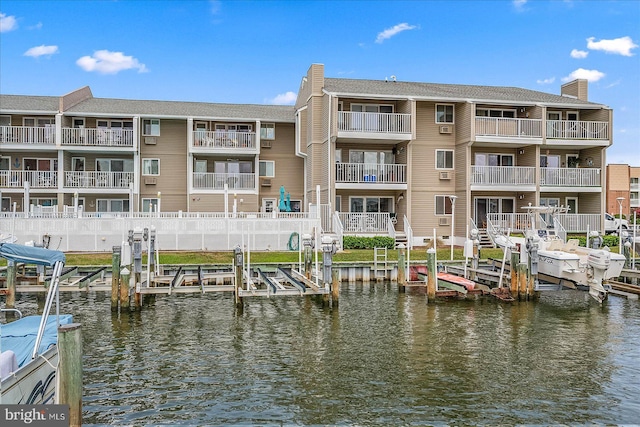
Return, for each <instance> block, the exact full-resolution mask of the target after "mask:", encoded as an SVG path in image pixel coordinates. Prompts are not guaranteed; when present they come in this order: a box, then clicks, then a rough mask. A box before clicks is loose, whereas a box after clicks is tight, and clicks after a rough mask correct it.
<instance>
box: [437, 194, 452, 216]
mask: <svg viewBox="0 0 640 427" xmlns="http://www.w3.org/2000/svg"><path fill="white" fill-rule="evenodd" d="M436 215H451V198H450V197H449V196H436Z"/></svg>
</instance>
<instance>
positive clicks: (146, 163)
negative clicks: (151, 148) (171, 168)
mask: <svg viewBox="0 0 640 427" xmlns="http://www.w3.org/2000/svg"><path fill="white" fill-rule="evenodd" d="M142 175H160V159H142Z"/></svg>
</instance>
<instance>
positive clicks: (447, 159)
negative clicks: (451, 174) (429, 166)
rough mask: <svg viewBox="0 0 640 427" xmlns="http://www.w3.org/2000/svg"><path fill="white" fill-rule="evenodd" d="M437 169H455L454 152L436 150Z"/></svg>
mask: <svg viewBox="0 0 640 427" xmlns="http://www.w3.org/2000/svg"><path fill="white" fill-rule="evenodd" d="M436 169H453V150H436Z"/></svg>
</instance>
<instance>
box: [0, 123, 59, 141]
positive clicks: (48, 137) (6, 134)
mask: <svg viewBox="0 0 640 427" xmlns="http://www.w3.org/2000/svg"><path fill="white" fill-rule="evenodd" d="M55 143H56V131H55V128H53V127H52V126H47V127H33V126H0V144H42V145H55Z"/></svg>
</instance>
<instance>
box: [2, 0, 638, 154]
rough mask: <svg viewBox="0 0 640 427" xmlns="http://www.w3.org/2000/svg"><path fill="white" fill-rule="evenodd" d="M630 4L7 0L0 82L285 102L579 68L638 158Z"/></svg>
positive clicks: (50, 90) (553, 88)
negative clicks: (304, 89) (375, 86)
mask: <svg viewBox="0 0 640 427" xmlns="http://www.w3.org/2000/svg"><path fill="white" fill-rule="evenodd" d="M639 45H640V1H637V0H622V1H613V0H612V1H592V0H585V1H578V0H565V1H560V0H558V1H542V0H529V1H526V0H516V1H507V0H502V1H425V2H420V1H409V2H402V1H392V2H390V1H372V2H369V1H337V2H332V1H270V2H267V1H204V0H202V1H132V0H120V1H46V0H39V1H13V0H2V2H1V3H0V92H1V93H3V94H20V95H55V96H57V95H62V94H65V93H67V92H69V91H72V90H74V89H77V88H79V87H82V86H85V85H89V86H90V87H91V90H92V92H93V95H94V96H96V97H104V98H130V99H157V100H182V101H201V102H228V103H249V104H263V103H280V104H287V103H289V104H290V103H292V102H293V100H294V99H295V93H296V91H297V90H298V86H299V83H300V80H301V78H302V76H303V75H304V74H305V73H306V71H307V68H308V67H309V65H310V64H312V63H323V64H325V75H326V76H328V77H345V78H355V79H359V78H362V79H384V78H385V77H389V76H391V75H395V76H396V77H397V79H398V80H405V81H421V82H435V83H458V84H478V85H498V86H518V87H524V88H528V89H533V90H540V91H544V92H549V93H555V94H559V93H560V86H561V85H562V84H563V83H564V82H565V81H567V80H571V79H573V78H574V77H580V78H587V79H589V81H590V83H589V100H591V101H594V102H599V103H602V104H605V105H608V106H609V107H611V108H613V109H614V145H613V146H612V147H611V148H610V149H609V150H608V152H607V153H608V154H607V157H608V162H609V163H630V164H632V165H634V166H640V47H639Z"/></svg>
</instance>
